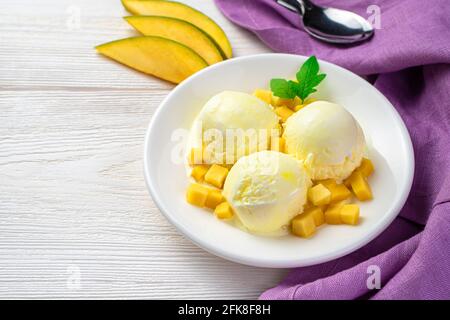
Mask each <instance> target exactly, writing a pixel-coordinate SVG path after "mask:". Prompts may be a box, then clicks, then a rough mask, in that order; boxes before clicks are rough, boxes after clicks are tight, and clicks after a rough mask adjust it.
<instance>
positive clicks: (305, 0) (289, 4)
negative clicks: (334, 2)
mask: <svg viewBox="0 0 450 320" xmlns="http://www.w3.org/2000/svg"><path fill="white" fill-rule="evenodd" d="M276 2H277V3H278V4H280V5H282V6H283V7H285V8H286V9H289V10H291V11H293V12H297V13H299V14H300V15H302V16H303V15H304V14H305V11H306V10H309V9H311V8H312V7H313V6H315V5H314V4H313V3H312V2H311V1H309V0H276Z"/></svg>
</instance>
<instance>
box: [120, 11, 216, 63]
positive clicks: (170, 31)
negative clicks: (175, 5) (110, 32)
mask: <svg viewBox="0 0 450 320" xmlns="http://www.w3.org/2000/svg"><path fill="white" fill-rule="evenodd" d="M124 19H125V20H126V21H127V22H128V23H129V24H130V25H132V26H133V27H134V28H135V29H136V30H137V31H139V32H140V33H142V34H143V35H144V36H156V37H162V38H167V39H170V40H174V41H176V42H179V43H181V44H183V45H185V46H187V47H189V48H191V49H192V50H194V51H195V52H196V53H198V54H199V55H200V56H201V57H202V58H203V59H205V61H206V62H207V63H208V64H210V65H211V64H214V63H217V62H220V61H222V60H223V58H222V54H221V53H220V50H219V49H218V48H217V46H216V45H215V43H214V41H213V40H212V39H211V38H210V37H209V36H208V34H206V33H205V32H203V31H202V30H201V29H199V28H197V27H196V26H194V25H193V24H192V23H189V22H186V21H184V20H180V19H175V18H168V17H157V16H131V17H125V18H124Z"/></svg>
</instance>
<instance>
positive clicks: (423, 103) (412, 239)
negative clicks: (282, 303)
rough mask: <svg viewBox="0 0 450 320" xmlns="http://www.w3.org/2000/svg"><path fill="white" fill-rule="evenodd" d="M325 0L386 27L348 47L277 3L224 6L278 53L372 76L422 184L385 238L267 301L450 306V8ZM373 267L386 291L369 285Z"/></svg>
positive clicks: (386, 0) (293, 278) (236, 0)
mask: <svg viewBox="0 0 450 320" xmlns="http://www.w3.org/2000/svg"><path fill="white" fill-rule="evenodd" d="M316 2H317V3H318V4H321V5H325V6H336V7H340V8H342V9H348V10H352V11H354V12H356V13H358V14H360V15H362V16H364V17H366V18H368V17H369V16H370V14H368V13H367V11H366V10H367V8H368V7H369V6H370V5H373V4H375V5H377V6H378V7H379V8H380V11H381V15H380V22H381V24H380V26H381V29H379V30H376V32H375V36H374V37H373V38H372V39H371V40H370V41H369V42H366V43H363V44H360V45H353V46H340V47H338V46H333V45H329V44H325V43H323V42H319V41H317V40H314V39H312V38H311V37H310V36H309V35H307V34H306V33H305V32H304V31H303V29H302V27H301V24H300V21H299V18H298V16H297V15H296V14H295V13H292V12H290V11H288V10H286V9H285V8H283V7H281V6H279V5H278V4H276V3H275V1H274V0H216V3H217V5H218V6H219V8H220V9H221V10H222V12H223V13H224V14H225V15H226V16H227V17H228V18H229V19H230V20H231V21H233V22H235V23H236V24H238V25H240V26H242V27H244V28H246V29H249V30H251V31H252V32H254V33H255V34H256V35H257V36H258V37H259V38H260V39H261V40H262V41H264V42H265V43H266V44H267V45H268V46H269V47H271V48H272V49H273V50H275V51H278V52H287V53H296V54H302V55H307V56H308V55H313V54H314V55H316V56H317V57H318V58H320V59H324V60H327V61H331V62H333V63H335V64H338V65H341V66H343V67H345V68H347V69H350V70H352V71H353V72H355V73H358V74H360V75H364V76H367V79H369V80H370V81H371V82H372V83H373V84H374V86H375V87H377V88H378V89H379V90H380V91H381V92H382V93H383V94H384V95H385V96H386V97H387V98H388V99H389V100H390V101H391V102H392V103H393V105H394V106H395V107H396V109H397V110H398V112H399V113H400V115H401V116H402V118H403V120H404V121H405V123H406V125H407V127H408V129H409V133H410V135H411V138H412V141H413V145H414V154H415V160H416V169H415V176H414V183H413V187H412V190H411V193H410V196H409V198H408V201H407V203H406V205H405V207H404V208H403V209H402V211H401V213H400V215H399V217H398V218H397V219H396V220H395V221H394V222H393V223H392V224H391V226H390V227H389V228H388V229H387V230H386V231H385V232H383V233H382V234H381V235H380V236H379V237H378V238H377V239H375V240H373V241H372V242H371V243H369V244H368V245H366V246H365V247H363V248H361V249H359V250H358V251H356V252H354V253H352V254H349V255H347V256H345V257H342V258H340V259H337V260H334V261H330V262H328V263H324V264H320V265H316V266H311V267H306V268H297V269H294V270H293V271H292V272H291V273H290V274H289V275H288V276H287V278H286V279H285V280H284V281H283V282H281V283H280V284H279V285H278V286H276V287H275V288H272V289H269V290H267V291H266V292H264V293H263V294H262V295H261V299H369V298H370V299H450V19H449V13H450V1H449V0H433V1H426V2H425V1H423V0H408V1H406V0H379V1H374V0H348V1H331V0H316ZM379 125H380V130H383V124H382V123H380V124H379ZM386 143H389V141H386ZM373 265H375V266H378V267H379V268H380V271H381V289H380V290H377V289H369V288H368V286H367V283H366V281H367V279H368V277H369V276H370V274H369V273H368V267H369V266H373ZM370 270H371V269H370V268H369V272H370Z"/></svg>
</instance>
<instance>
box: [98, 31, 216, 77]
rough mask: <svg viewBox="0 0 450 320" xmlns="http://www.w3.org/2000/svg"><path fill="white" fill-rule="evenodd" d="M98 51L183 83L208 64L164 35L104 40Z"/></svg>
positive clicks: (121, 61) (129, 65) (126, 63)
mask: <svg viewBox="0 0 450 320" xmlns="http://www.w3.org/2000/svg"><path fill="white" fill-rule="evenodd" d="M96 49H97V51H98V52H99V53H101V54H103V55H105V56H107V57H109V58H111V59H113V60H116V61H117V62H120V63H122V64H124V65H126V66H128V67H131V68H133V69H135V70H138V71H141V72H144V73H147V74H151V75H153V76H156V77H158V78H161V79H164V80H167V81H170V82H173V83H180V82H181V81H183V80H184V79H186V78H187V77H189V76H190V75H192V74H194V73H195V72H197V71H199V70H201V69H203V68H205V67H207V66H208V64H207V63H206V61H205V60H204V59H203V58H202V57H200V56H199V55H198V54H197V53H196V52H195V51H193V50H192V49H190V48H188V47H186V46H184V45H182V44H180V43H178V42H175V41H172V40H169V39H164V38H160V37H148V36H146V37H133V38H127V39H121V40H117V41H112V42H108V43H105V44H101V45H99V46H97V47H96Z"/></svg>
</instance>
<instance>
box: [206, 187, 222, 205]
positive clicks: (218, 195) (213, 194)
mask: <svg viewBox="0 0 450 320" xmlns="http://www.w3.org/2000/svg"><path fill="white" fill-rule="evenodd" d="M222 202H223V195H222V192H221V191H220V190H216V189H210V190H209V192H208V196H207V197H206V202H205V206H206V207H207V208H210V209H213V210H214V209H215V208H216V207H217V205H218V204H220V203H222Z"/></svg>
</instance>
